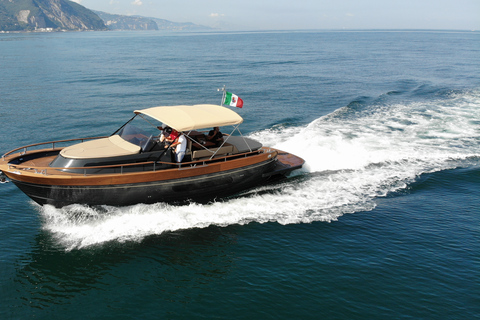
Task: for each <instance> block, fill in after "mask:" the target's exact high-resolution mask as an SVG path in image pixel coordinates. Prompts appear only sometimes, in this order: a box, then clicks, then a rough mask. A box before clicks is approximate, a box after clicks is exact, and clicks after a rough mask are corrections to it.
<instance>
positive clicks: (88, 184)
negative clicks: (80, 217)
mask: <svg viewBox="0 0 480 320" xmlns="http://www.w3.org/2000/svg"><path fill="white" fill-rule="evenodd" d="M59 150H60V149H54V150H51V149H46V150H38V151H33V152H28V153H22V154H10V155H9V156H8V157H3V158H2V159H1V160H0V170H2V171H3V173H4V174H5V175H6V176H7V177H8V179H10V180H11V181H12V182H13V183H14V184H15V185H16V186H17V187H18V188H19V189H20V190H22V191H23V192H24V193H25V194H26V195H28V196H29V197H30V198H31V199H33V200H34V201H35V202H37V203H38V204H40V205H44V204H49V205H53V206H55V207H63V206H67V205H71V204H85V205H91V206H97V205H111V206H128V205H134V204H138V203H145V204H151V203H157V202H169V203H178V202H188V201H195V202H207V201H209V200H213V199H216V198H222V197H226V196H230V195H234V194H236V193H239V192H240V191H243V190H246V189H249V188H252V187H254V186H257V185H259V184H261V183H263V182H265V181H266V180H268V179H272V178H274V177H278V176H283V175H286V174H288V173H289V172H291V171H292V170H295V169H299V168H301V167H302V165H303V163H304V161H303V159H301V158H299V157H297V156H295V155H292V154H289V153H286V152H283V151H280V150H276V149H272V148H268V149H267V148H264V149H262V150H259V151H258V152H251V153H245V154H241V155H235V156H226V157H221V158H215V159H213V160H206V161H197V162H188V163H185V164H183V163H182V165H181V166H180V167H176V168H166V169H163V168H160V169H158V170H155V169H154V170H151V168H150V169H149V170H143V169H142V170H139V171H137V172H131V170H130V171H129V170H128V168H129V167H125V170H124V169H122V171H124V172H121V173H108V174H90V173H88V172H85V173H84V174H81V173H69V172H64V170H63V169H62V168H58V167H53V168H52V167H48V163H50V162H51V161H52V159H53V158H55V156H56V154H58V152H59ZM150 166H151V165H150ZM100 168H103V167H100Z"/></svg>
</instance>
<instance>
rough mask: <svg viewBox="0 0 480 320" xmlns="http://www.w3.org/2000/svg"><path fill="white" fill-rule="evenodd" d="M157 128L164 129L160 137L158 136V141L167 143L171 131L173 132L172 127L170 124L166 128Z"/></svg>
mask: <svg viewBox="0 0 480 320" xmlns="http://www.w3.org/2000/svg"><path fill="white" fill-rule="evenodd" d="M157 128H158V130H160V131H162V133H161V134H160V137H159V138H158V141H159V142H160V143H165V141H166V140H167V138H168V137H169V136H170V133H172V128H170V127H168V126H167V127H165V128H162V127H157Z"/></svg>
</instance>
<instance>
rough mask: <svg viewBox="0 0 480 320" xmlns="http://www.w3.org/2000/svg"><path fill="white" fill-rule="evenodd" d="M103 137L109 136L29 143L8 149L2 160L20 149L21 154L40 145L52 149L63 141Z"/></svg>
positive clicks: (81, 140)
mask: <svg viewBox="0 0 480 320" xmlns="http://www.w3.org/2000/svg"><path fill="white" fill-rule="evenodd" d="M102 138H107V136H104V137H91V138H77V139H67V140H56V141H49V142H40V143H34V144H29V145H27V146H23V147H20V148H16V149H13V150H10V151H8V152H7V153H5V154H4V155H3V156H2V160H5V157H6V156H8V155H10V154H12V153H15V152H17V151H20V150H22V152H20V154H21V155H24V154H26V153H27V151H29V149H32V148H34V147H40V146H48V145H50V147H49V148H48V149H52V150H55V148H56V147H58V145H59V144H62V143H69V142H79V141H80V142H84V141H86V140H93V139H102Z"/></svg>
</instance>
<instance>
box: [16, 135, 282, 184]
mask: <svg viewBox="0 0 480 320" xmlns="http://www.w3.org/2000/svg"><path fill="white" fill-rule="evenodd" d="M65 141H69V140H65ZM57 142H58V141H57ZM47 144H48V143H47ZM30 146H33V145H30ZM30 146H29V147H30ZM22 148H23V147H22ZM22 148H18V149H16V150H19V149H22ZM13 151H15V150H13ZM273 152H275V150H272V149H266V148H262V149H259V150H255V151H251V152H245V153H240V154H234V155H225V156H221V157H217V158H213V159H204V160H196V161H189V162H181V163H173V162H163V161H146V162H138V163H126V164H115V165H105V166H88V167H68V168H65V167H35V168H32V167H31V166H27V165H21V164H12V163H9V164H8V169H9V171H12V170H17V171H16V173H18V174H21V172H20V171H18V170H22V171H29V172H34V173H36V174H41V175H44V176H46V175H55V174H56V175H78V174H79V173H71V172H66V171H65V170H69V171H73V170H76V171H80V172H83V176H92V175H97V176H98V174H99V173H98V172H97V173H89V172H91V171H92V170H105V169H110V170H112V169H113V170H115V169H118V170H119V171H120V172H115V173H114V174H119V173H120V174H126V173H139V172H156V171H162V170H165V165H168V166H169V167H170V168H169V169H173V168H177V169H178V170H186V169H193V168H198V167H202V166H208V165H210V164H212V163H217V162H226V161H229V160H234V159H235V158H238V159H240V158H246V157H250V156H254V155H258V154H262V153H273ZM10 153H11V152H10ZM145 166H148V167H151V168H152V169H150V170H141V171H128V168H132V167H145ZM12 172H14V173H15V171H12ZM104 174H112V173H104Z"/></svg>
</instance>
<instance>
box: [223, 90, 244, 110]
mask: <svg viewBox="0 0 480 320" xmlns="http://www.w3.org/2000/svg"><path fill="white" fill-rule="evenodd" d="M223 104H226V105H229V106H230V107H237V108H241V107H243V100H242V99H241V98H239V97H238V96H237V95H236V94H233V93H231V92H228V91H225V100H224V101H223Z"/></svg>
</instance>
